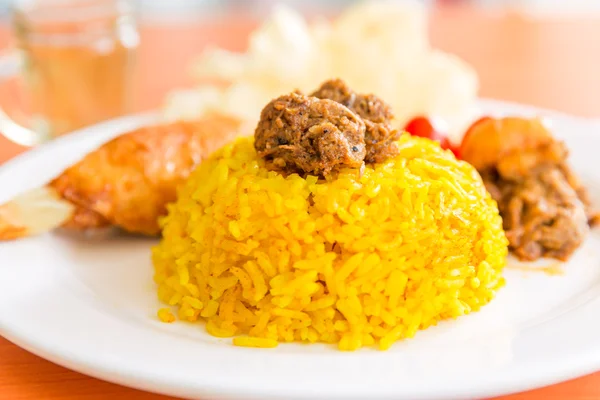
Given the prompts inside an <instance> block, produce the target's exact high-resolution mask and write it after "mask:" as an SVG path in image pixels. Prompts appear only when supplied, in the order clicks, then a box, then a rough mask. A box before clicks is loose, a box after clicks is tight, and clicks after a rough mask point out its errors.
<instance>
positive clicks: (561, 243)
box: [463, 118, 598, 261]
mask: <svg viewBox="0 0 600 400" xmlns="http://www.w3.org/2000/svg"><path fill="white" fill-rule="evenodd" d="M463 145H464V148H465V149H466V150H468V151H465V152H464V153H463V157H464V158H465V161H468V162H472V163H474V165H476V166H477V167H478V169H479V172H480V173H481V176H482V178H483V181H484V183H485V185H486V188H487V189H488V191H489V192H490V194H491V195H492V197H493V198H494V199H495V200H496V201H497V202H498V208H499V210H500V214H501V215H502V218H503V221H504V230H505V231H506V236H507V238H508V240H509V243H510V248H511V250H512V251H513V252H514V254H515V255H516V256H517V257H519V258H520V259H522V260H528V261H533V260H536V259H538V258H540V257H552V258H557V259H559V260H563V261H564V260H567V259H568V258H569V257H570V256H571V255H572V254H573V252H574V251H575V250H576V249H577V248H578V247H579V246H580V245H581V243H583V241H584V240H585V238H586V237H587V234H588V232H589V226H590V225H592V224H594V223H595V222H597V220H598V215H597V214H596V213H595V212H594V211H593V210H592V207H591V204H590V200H589V196H588V194H587V191H586V190H585V188H584V187H583V186H582V185H581V183H580V182H579V180H578V179H577V177H576V176H575V174H574V173H573V172H572V170H571V169H570V167H569V166H568V164H567V157H568V151H567V148H566V147H565V145H564V144H563V143H562V142H559V141H557V140H555V139H554V138H552V136H551V135H550V133H549V132H548V131H547V130H546V128H545V127H544V126H543V125H542V124H540V123H539V121H536V120H524V119H518V118H505V119H500V120H493V119H491V118H490V119H489V120H488V121H483V122H482V123H480V124H479V125H478V126H475V127H474V128H472V129H471V132H470V133H469V134H468V136H465V140H464V141H463ZM478 146H480V151H479V152H478V151H477V148H478Z"/></svg>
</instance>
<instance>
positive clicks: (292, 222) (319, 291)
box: [153, 135, 507, 350]
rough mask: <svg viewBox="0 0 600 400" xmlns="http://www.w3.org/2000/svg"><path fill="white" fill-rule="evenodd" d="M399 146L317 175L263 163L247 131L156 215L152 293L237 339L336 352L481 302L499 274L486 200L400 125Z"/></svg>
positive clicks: (440, 154) (478, 185)
mask: <svg viewBox="0 0 600 400" xmlns="http://www.w3.org/2000/svg"><path fill="white" fill-rule="evenodd" d="M399 146H400V149H401V150H400V155H399V156H398V157H396V158H395V159H392V160H389V161H388V162H386V163H383V164H379V165H375V166H367V167H366V168H365V170H364V171H363V172H362V175H361V173H360V172H359V171H357V170H355V169H352V170H345V171H341V172H340V173H339V174H338V175H337V177H336V178H335V179H328V180H318V179H317V178H316V177H312V176H308V177H306V178H302V177H300V176H298V175H296V174H293V175H290V176H287V177H285V176H283V175H281V174H279V173H276V172H272V171H269V170H267V169H266V168H265V167H264V164H263V162H262V160H261V159H260V158H259V157H258V156H257V154H256V152H255V150H254V147H253V142H252V138H242V139H239V140H238V141H236V142H234V143H232V144H230V145H228V146H226V147H224V148H222V149H221V150H219V151H218V152H217V153H215V154H214V155H213V156H212V157H211V158H210V159H209V160H207V161H205V162H204V163H202V164H201V165H200V167H199V168H198V169H197V170H196V171H195V172H194V173H193V174H192V175H191V177H190V178H189V180H188V181H187V184H186V185H184V187H182V188H181V190H180V192H179V194H178V200H177V201H176V202H175V203H173V204H171V205H170V207H169V213H168V216H167V217H165V218H164V220H163V221H162V225H163V239H162V241H161V243H160V244H159V245H157V246H156V247H155V248H154V249H153V263H154V268H155V276H154V279H155V281H156V283H157V285H158V296H159V298H160V300H162V301H163V302H164V303H166V304H168V305H170V306H173V307H172V308H175V309H176V310H177V311H176V315H177V316H178V318H179V319H181V320H185V321H197V320H203V321H206V330H207V331H208V332H209V333H210V334H212V335H214V336H218V337H233V336H235V338H234V343H235V344H238V345H243V346H256V347H274V346H275V345H277V343H278V342H292V341H302V342H310V343H313V342H325V343H337V344H338V346H339V348H340V349H342V350H354V349H358V348H360V347H361V346H369V345H377V346H378V347H379V348H380V349H387V348H389V347H390V346H391V345H392V344H393V343H394V342H395V341H397V340H400V339H403V338H410V337H412V336H414V335H415V333H416V332H417V330H419V329H425V328H427V327H429V326H432V325H435V324H436V323H437V322H438V321H440V320H444V319H448V318H456V317H459V316H461V315H465V314H468V313H470V312H472V311H476V310H478V309H479V308H480V307H481V306H483V305H485V304H486V303H488V302H489V301H490V300H491V299H492V298H493V297H494V295H495V293H496V291H497V290H498V289H499V288H500V287H501V286H502V285H503V284H504V279H503V278H502V269H503V267H504V265H505V258H506V255H507V240H506V238H505V235H504V232H503V230H502V223H501V219H500V216H499V215H498V209H497V206H496V203H495V202H494V201H493V200H492V199H491V197H490V196H489V194H488V193H487V192H486V190H485V188H484V186H483V184H482V181H481V178H480V177H479V175H478V174H477V172H476V171H475V169H474V168H473V167H472V166H470V165H469V164H467V163H465V162H462V161H457V160H456V159H455V158H454V156H453V155H452V154H451V153H450V152H449V151H443V150H441V149H440V148H439V146H438V145H437V143H434V142H431V141H429V140H427V139H420V138H413V137H410V136H408V135H404V136H403V137H402V138H401V140H400V141H399ZM158 315H159V317H160V319H161V320H163V321H165V322H172V321H173V320H174V319H175V316H174V315H173V314H172V313H171V308H164V309H161V310H160V311H159V313H158Z"/></svg>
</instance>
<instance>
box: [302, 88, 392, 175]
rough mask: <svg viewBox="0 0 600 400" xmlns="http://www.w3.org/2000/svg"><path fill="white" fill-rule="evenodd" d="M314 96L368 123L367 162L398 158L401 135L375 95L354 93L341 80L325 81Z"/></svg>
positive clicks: (387, 109)
mask: <svg viewBox="0 0 600 400" xmlns="http://www.w3.org/2000/svg"><path fill="white" fill-rule="evenodd" d="M311 96H314V97H318V98H320V99H329V100H333V101H336V102H338V103H341V104H343V105H344V106H346V107H348V108H349V109H350V110H352V111H354V112H355V113H356V114H358V116H359V117H361V118H362V119H363V121H364V122H365V127H366V131H365V144H366V147H367V154H366V156H365V162H367V163H380V162H383V161H385V160H387V159H388V158H390V157H394V156H396V155H397V154H398V148H397V146H396V141H397V140H398V138H399V137H400V132H398V130H396V129H394V128H392V125H391V120H392V119H393V118H394V115H393V113H392V110H391V108H390V106H388V105H387V104H386V103H385V102H384V101H383V100H381V99H380V98H378V97H377V96H374V95H372V94H368V95H364V94H358V93H355V92H354V91H353V90H352V89H351V88H349V87H348V85H346V83H345V82H344V81H342V80H341V79H331V80H328V81H326V82H325V83H323V84H322V85H321V87H320V88H319V89H317V90H316V91H315V92H314V93H312V94H311Z"/></svg>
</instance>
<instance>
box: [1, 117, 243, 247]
mask: <svg viewBox="0 0 600 400" xmlns="http://www.w3.org/2000/svg"><path fill="white" fill-rule="evenodd" d="M240 125H241V123H240V121H239V120H237V119H234V118H231V117H226V116H222V115H212V116H207V117H205V118H204V119H202V120H199V121H193V122H175V123H168V124H162V125H156V126H149V127H143V128H139V129H136V130H134V131H132V132H129V133H126V134H124V135H122V136H119V137H117V138H115V139H113V140H111V141H109V142H108V143H106V144H104V145H103V146H101V147H100V148H99V149H97V150H95V151H92V152H91V153H89V154H88V155H87V156H85V157H84V158H83V159H82V160H81V161H79V162H78V163H76V164H75V165H73V166H72V167H70V168H68V169H67V170H65V171H64V172H63V173H62V174H61V175H60V176H58V177H57V178H56V179H54V180H53V181H52V182H51V183H50V184H49V185H48V186H47V188H46V191H47V192H48V193H51V195H52V196H54V195H58V196H59V197H60V198H61V199H63V200H62V201H58V200H56V199H53V198H52V196H51V195H48V194H46V195H45V196H46V197H45V203H44V204H46V206H47V205H48V204H54V205H57V206H60V205H61V204H62V205H63V207H62V208H61V207H58V208H59V209H61V210H62V219H57V220H56V221H53V222H52V224H50V223H49V224H45V225H44V227H43V228H40V227H39V226H32V225H35V221H24V217H23V216H26V215H28V214H29V213H30V212H29V211H34V210H33V208H35V205H32V202H31V201H30V202H27V201H25V202H23V201H21V202H20V203H19V207H15V204H16V202H15V201H13V202H9V203H7V204H6V205H4V206H1V207H0V210H5V211H6V213H5V214H6V215H5V217H4V218H3V215H2V214H0V239H14V238H17V237H23V236H30V235H32V234H36V233H41V232H40V231H44V230H45V231H48V230H49V229H53V228H54V227H56V226H57V225H58V224H61V225H62V226H63V227H65V228H69V229H78V230H87V229H94V228H99V227H104V226H111V225H114V226H118V227H120V228H122V229H124V230H125V231H128V232H132V233H138V234H143V235H157V234H159V232H160V228H159V225H158V219H159V217H161V216H162V215H164V214H166V205H167V203H169V202H171V201H173V200H175V197H176V189H177V187H178V186H179V184H181V183H182V182H183V181H184V180H185V179H186V178H187V176H188V175H189V173H190V172H191V171H192V170H193V169H194V168H195V167H196V166H197V165H198V164H199V163H200V162H201V161H202V160H203V159H204V158H206V157H208V156H209V155H210V154H211V153H212V152H213V151H215V150H217V149H218V148H220V147H221V146H223V145H225V144H226V143H228V142H229V141H231V140H233V139H234V138H235V137H236V136H238V135H239V132H240V128H241V126H240ZM64 200H66V201H64ZM39 203H42V202H39ZM68 205H70V206H69V207H70V210H69V212H65V211H64V210H65V209H66V208H65V207H64V206H68ZM73 206H74V207H73ZM67 208H68V207H67ZM7 210H8V211H7ZM4 225H6V226H4ZM3 226H4V228H3Z"/></svg>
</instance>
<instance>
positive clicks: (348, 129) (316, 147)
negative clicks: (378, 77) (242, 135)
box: [254, 93, 366, 176]
mask: <svg viewBox="0 0 600 400" xmlns="http://www.w3.org/2000/svg"><path fill="white" fill-rule="evenodd" d="M364 137H365V124H364V122H363V121H362V119H361V118H360V117H358V116H357V115H356V114H355V113H353V112H352V111H350V110H349V109H348V108H346V107H345V106H343V105H342V104H340V103H337V102H335V101H332V100H322V99H317V98H316V97H308V96H303V95H301V94H298V93H291V94H288V95H285V96H281V97H278V98H277V99H275V100H272V101H271V102H270V103H269V104H267V105H266V106H265V108H264V109H263V110H262V112H261V115H260V121H259V123H258V125H257V127H256V130H255V132H254V139H255V141H254V146H255V148H256V151H257V152H258V155H259V156H260V157H263V158H265V160H266V163H267V167H268V168H270V169H273V170H277V171H281V172H284V173H299V174H302V175H304V174H311V175H323V176H324V175H328V174H330V173H331V172H332V171H334V170H337V169H339V168H359V167H360V166H362V165H363V160H364V157H365V153H366V151H365V140H364Z"/></svg>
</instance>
